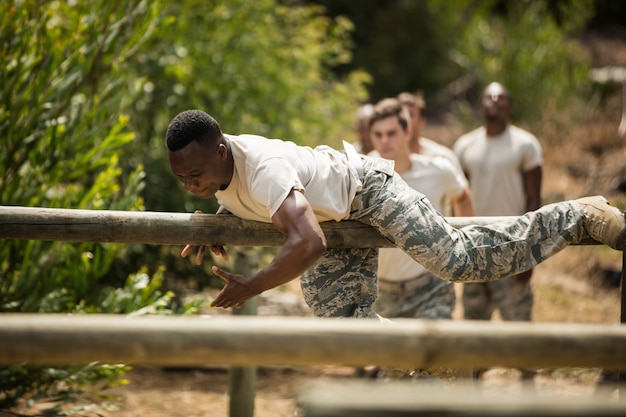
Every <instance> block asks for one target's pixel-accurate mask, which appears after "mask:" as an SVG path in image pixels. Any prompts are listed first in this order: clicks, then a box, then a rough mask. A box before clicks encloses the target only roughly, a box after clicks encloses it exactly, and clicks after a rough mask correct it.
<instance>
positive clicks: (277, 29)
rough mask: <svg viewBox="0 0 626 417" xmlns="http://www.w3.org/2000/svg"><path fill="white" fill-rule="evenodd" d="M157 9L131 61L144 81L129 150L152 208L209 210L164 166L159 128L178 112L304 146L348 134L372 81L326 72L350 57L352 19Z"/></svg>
mask: <svg viewBox="0 0 626 417" xmlns="http://www.w3.org/2000/svg"><path fill="white" fill-rule="evenodd" d="M162 13H163V23H162V24H161V30H160V31H159V32H158V33H157V34H156V36H154V37H153V38H152V39H151V41H150V45H149V47H147V48H145V49H143V50H142V51H141V54H140V55H139V56H138V57H137V60H136V61H135V65H134V71H136V73H137V75H138V76H139V77H143V78H145V79H146V80H147V84H146V88H145V89H144V94H143V96H142V97H141V98H140V99H139V100H138V101H137V103H136V105H135V109H136V110H137V111H136V113H135V114H134V115H133V120H135V121H136V122H137V123H136V126H137V127H138V129H139V130H138V135H139V141H138V142H137V152H136V154H137V155H139V154H140V152H139V150H140V149H141V150H142V151H143V153H141V155H143V156H144V164H145V167H146V171H147V172H148V177H147V181H148V186H147V187H146V191H145V192H144V196H145V201H146V207H147V208H148V209H149V210H168V211H180V210H181V209H184V210H185V211H193V210H194V209H196V208H200V209H203V210H204V211H212V210H215V208H216V206H215V205H207V203H206V202H201V201H199V200H197V199H194V198H193V197H191V196H189V195H187V194H188V193H185V192H184V190H182V187H181V186H180V184H178V183H177V180H176V178H174V177H173V176H172V175H171V173H170V172H169V167H168V166H167V158H166V154H165V146H164V142H163V140H164V134H165V129H166V127H167V123H169V121H170V120H171V118H172V117H173V116H174V115H175V114H176V113H178V112H180V111H182V110H187V109H189V108H200V109H203V110H205V111H207V112H208V113H210V114H212V115H213V116H214V117H215V118H216V119H217V120H218V121H219V123H220V125H221V126H222V129H223V130H224V131H225V132H227V133H232V134H240V133H256V134H261V135H266V136H269V137H278V138H282V139H287V140H293V141H295V142H297V143H299V144H302V145H317V144H322V143H324V144H331V145H333V146H340V145H341V139H343V138H348V137H349V138H352V122H353V118H354V114H355V111H356V109H357V107H358V105H359V102H360V101H362V100H364V99H365V97H366V92H365V83H366V82H367V81H368V80H369V78H368V76H367V75H366V74H365V73H363V72H360V71H356V72H353V73H351V74H349V75H347V76H346V77H345V78H344V79H338V78H337V77H336V76H335V75H334V74H333V73H332V72H330V70H329V68H330V67H331V66H333V65H336V64H338V63H343V62H347V61H349V60H350V59H351V53H350V50H349V47H350V45H351V44H350V33H351V30H352V25H351V23H350V22H349V21H347V20H346V19H344V18H337V19H330V18H328V17H326V16H324V15H323V14H322V9H321V8H319V7H308V6H307V7H305V6H300V5H298V4H297V3H295V2H289V1H288V2H278V1H276V0H259V1H254V2H251V1H247V0H233V1H229V2H221V1H209V2H207V1H203V0H202V1H201V0H190V1H185V2H177V3H175V2H170V3H168V5H167V7H165V8H164V9H163V11H162ZM146 150H147V152H146ZM130 162H131V163H132V161H130ZM140 162H141V161H140V160H139V158H137V160H136V161H135V162H134V163H135V164H138V163H140ZM164 189H168V192H167V194H166V195H164V193H163V190H164ZM173 192H176V194H174V195H175V196H176V197H177V198H172V195H173V194H172V193H173Z"/></svg>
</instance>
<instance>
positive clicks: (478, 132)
mask: <svg viewBox="0 0 626 417" xmlns="http://www.w3.org/2000/svg"><path fill="white" fill-rule="evenodd" d="M485 137H486V131H485V127H484V126H479V127H477V128H476V129H474V130H471V131H469V132H467V133H465V134H463V135H461V136H460V137H459V138H458V139H457V140H456V142H454V145H453V147H452V149H453V150H454V151H455V152H456V151H457V150H459V149H462V148H464V147H466V146H469V145H470V144H471V143H472V142H474V141H477V140H479V139H481V138H485Z"/></svg>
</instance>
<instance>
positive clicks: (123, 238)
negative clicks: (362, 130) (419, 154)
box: [0, 206, 597, 248]
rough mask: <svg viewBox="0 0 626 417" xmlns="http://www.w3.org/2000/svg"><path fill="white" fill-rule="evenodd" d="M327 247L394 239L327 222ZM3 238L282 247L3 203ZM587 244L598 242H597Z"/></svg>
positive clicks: (281, 239) (164, 220) (183, 220)
mask: <svg viewBox="0 0 626 417" xmlns="http://www.w3.org/2000/svg"><path fill="white" fill-rule="evenodd" d="M508 218H509V217H506V216H505V217H450V218H447V220H448V222H449V223H450V224H451V225H452V226H454V227H464V226H467V225H470V224H478V225H486V224H493V223H495V222H498V221H502V220H506V219H508ZM321 226H322V230H323V231H324V234H325V235H326V241H327V244H328V247H329V248H377V247H378V248H383V247H393V244H392V243H391V242H390V241H389V240H388V239H386V238H384V237H383V236H381V235H380V234H379V233H378V232H377V231H376V230H374V229H373V228H372V227H370V226H368V225H365V224H363V223H360V222H358V221H354V220H350V221H342V222H323V223H322V224H321ZM0 238H2V239H26V240H47V241H64V242H118V243H142V244H155V245H186V244H193V245H200V244H204V245H242V246H282V245H283V244H284V243H285V240H286V238H285V235H283V234H282V233H280V232H279V231H277V230H276V229H275V228H274V226H273V225H272V224H271V223H261V222H255V221H250V220H242V219H240V218H238V217H235V216H220V215H215V214H186V213H163V212H148V211H115V210H76V209H53V208H40V207H19V206H0ZM583 244H597V242H595V241H592V240H590V241H588V242H584V243H583Z"/></svg>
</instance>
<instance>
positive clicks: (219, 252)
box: [180, 207, 229, 265]
mask: <svg viewBox="0 0 626 417" xmlns="http://www.w3.org/2000/svg"><path fill="white" fill-rule="evenodd" d="M220 210H221V212H220ZM193 214H202V211H200V210H196V211H194V212H193ZM215 214H229V212H228V211H226V210H222V207H220V209H219V210H217V213H215ZM194 247H195V245H186V246H185V247H184V248H183V250H182V252H181V253H180V256H181V257H183V258H186V257H187V256H188V255H189V254H190V253H191V250H192V249H193V248H194ZM205 251H206V246H205V245H201V246H198V253H197V254H196V265H201V264H202V260H203V259H204V252H205ZM211 252H213V254H214V255H215V256H222V257H224V258H226V257H227V254H226V250H225V249H224V246H222V245H212V246H211Z"/></svg>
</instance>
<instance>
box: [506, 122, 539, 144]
mask: <svg viewBox="0 0 626 417" xmlns="http://www.w3.org/2000/svg"><path fill="white" fill-rule="evenodd" d="M509 132H510V133H511V138H513V139H514V140H517V141H521V142H526V143H532V144H536V145H539V139H537V137H536V136H535V135H533V134H532V133H530V132H529V131H528V130H525V129H522V128H521V127H518V126H515V125H509Z"/></svg>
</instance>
